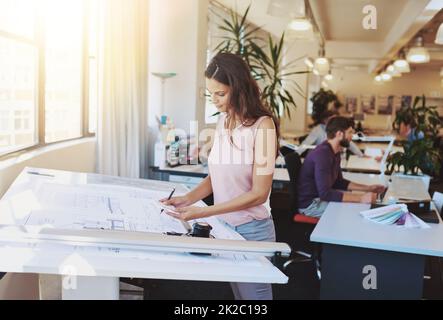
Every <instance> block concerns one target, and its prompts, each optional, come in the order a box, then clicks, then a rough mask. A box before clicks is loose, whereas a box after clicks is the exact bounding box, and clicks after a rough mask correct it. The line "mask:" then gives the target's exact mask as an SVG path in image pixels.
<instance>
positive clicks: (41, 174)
mask: <svg viewBox="0 0 443 320" xmlns="http://www.w3.org/2000/svg"><path fill="white" fill-rule="evenodd" d="M28 174H33V175H36V176H45V177H52V178H54V177H55V176H54V175H52V174H45V173H39V172H34V171H28Z"/></svg>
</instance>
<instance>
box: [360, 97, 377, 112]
mask: <svg viewBox="0 0 443 320" xmlns="http://www.w3.org/2000/svg"><path fill="white" fill-rule="evenodd" d="M360 99H361V111H362V112H363V113H365V114H375V95H370V94H366V95H362V96H361V97H360Z"/></svg>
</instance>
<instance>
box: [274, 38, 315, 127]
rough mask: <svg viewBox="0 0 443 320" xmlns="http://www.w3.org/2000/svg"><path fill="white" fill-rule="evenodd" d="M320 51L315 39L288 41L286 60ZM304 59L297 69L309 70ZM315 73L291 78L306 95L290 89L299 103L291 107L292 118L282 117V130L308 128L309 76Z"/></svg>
mask: <svg viewBox="0 0 443 320" xmlns="http://www.w3.org/2000/svg"><path fill="white" fill-rule="evenodd" d="M317 53H318V44H317V43H316V42H313V41H301V40H296V41H295V42H293V43H287V51H286V57H285V59H286V61H291V60H294V59H298V58H301V57H304V56H310V57H315V56H316V55H317ZM303 60H304V59H300V60H299V61H298V62H297V64H296V65H295V70H296V71H303V70H307V67H306V65H305V64H304V61H303ZM312 76H313V75H309V74H301V75H295V76H292V77H291V79H292V80H294V81H296V82H297V84H298V85H299V86H300V87H301V89H302V90H303V92H304V93H305V96H301V95H299V94H298V93H297V92H296V91H294V90H291V89H290V90H289V91H290V92H291V93H292V95H293V97H294V99H295V102H296V104H297V108H296V109H295V110H294V109H293V108H292V107H291V119H289V118H288V117H286V116H285V117H284V118H282V119H281V132H294V131H304V130H305V129H306V117H307V101H308V98H309V97H308V83H309V78H310V77H312Z"/></svg>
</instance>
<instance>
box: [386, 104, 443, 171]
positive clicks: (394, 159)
mask: <svg viewBox="0 0 443 320" xmlns="http://www.w3.org/2000/svg"><path fill="white" fill-rule="evenodd" d="M411 121H412V127H415V134H416V135H423V138H422V139H415V140H413V141H403V142H402V145H403V148H404V151H403V152H396V153H394V154H392V155H391V156H389V158H388V160H387V165H388V172H389V173H393V172H403V173H405V174H413V175H418V174H420V173H424V174H428V175H430V176H435V175H436V174H438V173H439V171H440V166H441V160H442V154H441V151H440V150H438V148H437V147H436V145H435V144H436V141H437V135H438V132H439V129H440V128H441V127H442V124H441V120H440V118H439V115H438V112H437V111H436V107H431V106H428V105H426V97H425V96H422V97H416V98H415V101H414V104H413V106H412V107H403V108H401V109H400V110H399V111H398V112H397V116H396V118H395V121H394V124H393V127H394V129H396V130H399V128H400V124H401V123H402V122H411ZM417 138H418V137H417Z"/></svg>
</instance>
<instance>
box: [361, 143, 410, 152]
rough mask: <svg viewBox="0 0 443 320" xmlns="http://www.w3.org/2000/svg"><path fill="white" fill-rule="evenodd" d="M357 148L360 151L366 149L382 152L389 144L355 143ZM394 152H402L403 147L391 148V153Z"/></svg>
mask: <svg viewBox="0 0 443 320" xmlns="http://www.w3.org/2000/svg"><path fill="white" fill-rule="evenodd" d="M355 144H356V145H357V147H358V148H359V149H361V150H363V151H364V150H365V149H366V148H373V149H380V150H382V151H383V152H384V151H385V150H386V149H387V148H388V146H389V143H380V142H355ZM395 152H403V147H399V146H393V147H392V150H391V153H395Z"/></svg>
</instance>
